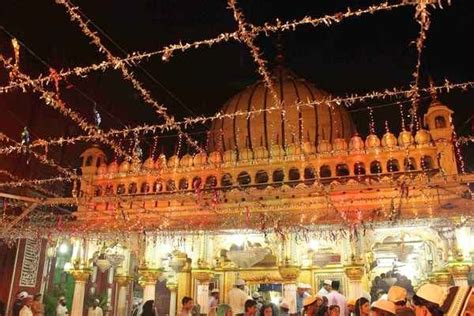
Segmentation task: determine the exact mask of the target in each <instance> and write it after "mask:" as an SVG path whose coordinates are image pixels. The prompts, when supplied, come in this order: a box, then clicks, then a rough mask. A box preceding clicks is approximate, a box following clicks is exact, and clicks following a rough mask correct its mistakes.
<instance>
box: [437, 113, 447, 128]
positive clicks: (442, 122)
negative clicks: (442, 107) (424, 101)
mask: <svg viewBox="0 0 474 316" xmlns="http://www.w3.org/2000/svg"><path fill="white" fill-rule="evenodd" d="M434 123H435V128H446V126H447V124H446V118H445V117H444V116H442V115H438V116H436V117H435V119H434Z"/></svg>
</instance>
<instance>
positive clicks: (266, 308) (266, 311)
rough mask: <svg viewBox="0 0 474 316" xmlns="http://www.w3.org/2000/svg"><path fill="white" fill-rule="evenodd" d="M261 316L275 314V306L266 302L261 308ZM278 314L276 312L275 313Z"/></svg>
mask: <svg viewBox="0 0 474 316" xmlns="http://www.w3.org/2000/svg"><path fill="white" fill-rule="evenodd" d="M260 315H261V316H273V315H274V314H273V307H272V305H271V304H265V305H263V306H262V308H261V309H260ZM275 315H276V314H275Z"/></svg>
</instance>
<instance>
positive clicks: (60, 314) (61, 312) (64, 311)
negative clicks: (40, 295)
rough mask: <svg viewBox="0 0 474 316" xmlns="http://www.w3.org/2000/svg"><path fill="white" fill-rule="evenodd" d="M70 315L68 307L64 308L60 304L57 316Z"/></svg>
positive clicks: (57, 308)
mask: <svg viewBox="0 0 474 316" xmlns="http://www.w3.org/2000/svg"><path fill="white" fill-rule="evenodd" d="M67 314H68V310H67V307H66V306H62V305H61V304H58V306H57V307H56V316H66V315H67Z"/></svg>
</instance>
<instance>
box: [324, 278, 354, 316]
mask: <svg viewBox="0 0 474 316" xmlns="http://www.w3.org/2000/svg"><path fill="white" fill-rule="evenodd" d="M339 286H340V283H339V281H332V283H331V288H332V289H331V292H330V293H329V294H328V295H327V298H328V304H329V306H331V305H337V306H339V310H340V313H341V315H342V316H349V311H348V310H347V300H346V298H345V296H344V295H342V294H341V293H339Z"/></svg>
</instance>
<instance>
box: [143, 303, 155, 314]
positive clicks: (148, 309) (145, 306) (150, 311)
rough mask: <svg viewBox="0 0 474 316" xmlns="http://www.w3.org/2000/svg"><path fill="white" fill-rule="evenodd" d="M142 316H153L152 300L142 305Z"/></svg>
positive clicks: (153, 305) (153, 304)
mask: <svg viewBox="0 0 474 316" xmlns="http://www.w3.org/2000/svg"><path fill="white" fill-rule="evenodd" d="M141 315H142V316H155V315H156V312H155V301H154V300H148V301H146V302H145V304H143V307H142V313H141Z"/></svg>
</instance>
